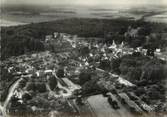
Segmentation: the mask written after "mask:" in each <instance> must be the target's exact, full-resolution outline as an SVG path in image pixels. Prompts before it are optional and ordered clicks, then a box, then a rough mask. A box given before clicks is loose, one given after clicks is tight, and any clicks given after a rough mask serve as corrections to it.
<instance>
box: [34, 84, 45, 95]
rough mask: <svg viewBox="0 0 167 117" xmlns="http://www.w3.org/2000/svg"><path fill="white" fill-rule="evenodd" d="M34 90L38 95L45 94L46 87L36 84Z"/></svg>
mask: <svg viewBox="0 0 167 117" xmlns="http://www.w3.org/2000/svg"><path fill="white" fill-rule="evenodd" d="M36 88H37V90H38V91H39V92H40V93H44V92H46V85H45V84H44V83H36Z"/></svg>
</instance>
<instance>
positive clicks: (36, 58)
mask: <svg viewBox="0 0 167 117" xmlns="http://www.w3.org/2000/svg"><path fill="white" fill-rule="evenodd" d="M130 34H131V35H132V36H133V34H132V33H130ZM101 41H102V39H101V38H88V39H85V38H83V37H78V36H77V35H70V34H66V33H58V32H55V33H53V34H51V35H46V38H45V41H43V42H42V43H44V45H45V47H46V48H47V49H48V51H45V52H39V53H33V54H30V55H21V56H18V57H11V58H9V59H8V60H6V61H3V63H1V66H3V67H4V69H6V70H7V73H9V74H11V75H12V77H13V80H12V83H11V84H10V83H9V84H8V85H9V89H8V95H7V97H6V98H5V99H4V101H3V103H1V106H2V107H3V108H5V109H4V110H5V112H4V111H2V113H3V114H4V113H5V114H14V113H16V112H18V111H22V112H24V111H25V110H28V111H30V112H43V111H46V112H48V113H49V115H50V116H51V117H54V116H56V115H61V114H62V115H63V114H64V113H67V114H69V113H71V114H72V115H73V116H81V117H82V116H83V117H84V116H85V114H86V116H90V117H94V116H95V117H101V116H102V115H103V116H104V115H105V114H106V113H110V117H124V116H125V114H126V116H127V117H136V115H137V116H139V117H154V116H155V117H156V114H155V113H154V111H155V107H156V105H148V104H147V103H146V102H144V101H143V100H141V98H140V97H139V96H137V95H136V94H135V93H134V92H133V91H132V90H133V89H135V88H137V87H136V85H135V84H133V83H131V82H130V81H128V80H126V79H124V78H123V77H122V76H120V75H118V74H116V73H113V72H112V70H110V68H109V67H108V66H107V62H110V61H113V60H115V59H118V58H121V57H122V56H125V55H138V54H141V55H143V56H148V57H149V58H150V59H152V58H154V57H157V58H159V59H161V60H163V61H167V56H164V54H162V53H161V49H156V50H155V51H152V50H147V49H143V48H142V47H137V48H135V49H134V48H130V47H128V46H127V44H126V43H125V42H121V43H120V44H117V43H116V42H115V41H114V40H113V43H112V44H107V43H101ZM103 64H104V67H101V66H103ZM83 71H89V72H91V73H94V75H93V78H94V79H95V80H97V82H98V83H97V84H98V85H99V86H101V87H104V89H105V90H97V92H96V91H95V92H91V91H90V93H87V92H86V91H87V88H89V87H86V86H87V85H85V83H86V82H88V81H89V80H90V79H91V80H94V79H93V78H92V77H91V78H88V79H87V78H85V79H82V80H81V79H80V77H81V76H82V75H81V73H82V72H83ZM83 77H84V76H83ZM86 77H88V76H86ZM105 77H106V78H105ZM9 81H10V80H9ZM16 83H18V85H17V86H14V84H16ZM4 85H5V84H4ZM85 87H86V88H85ZM92 87H93V86H92ZM94 87H95V86H94ZM1 88H2V87H1ZM10 89H12V90H10ZM106 89H107V90H106ZM125 90H128V93H127V92H125ZM85 92H86V93H85ZM9 94H10V95H9ZM63 112H64V113H63ZM76 113H77V114H76ZM107 115H108V114H106V115H105V116H106V117H108V116H107Z"/></svg>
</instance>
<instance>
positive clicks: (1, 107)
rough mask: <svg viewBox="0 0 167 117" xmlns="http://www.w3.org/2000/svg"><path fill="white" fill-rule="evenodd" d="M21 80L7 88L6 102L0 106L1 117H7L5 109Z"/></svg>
mask: <svg viewBox="0 0 167 117" xmlns="http://www.w3.org/2000/svg"><path fill="white" fill-rule="evenodd" d="M21 80H22V79H21V78H20V79H18V80H17V81H15V82H14V83H13V84H12V85H11V86H10V88H9V93H8V96H7V97H6V100H5V102H4V103H3V104H1V105H0V109H1V112H2V115H3V117H8V115H7V113H6V107H7V105H8V103H9V101H10V99H11V97H12V96H13V93H14V91H15V89H16V88H17V87H18V85H19V82H20V81H21Z"/></svg>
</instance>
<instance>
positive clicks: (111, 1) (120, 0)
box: [0, 0, 167, 6]
mask: <svg viewBox="0 0 167 117" xmlns="http://www.w3.org/2000/svg"><path fill="white" fill-rule="evenodd" d="M0 1H1V5H2V4H4V3H5V4H38V5H59V4H62V5H63V4H65V5H68V4H69V5H89V6H90V5H120V4H124V5H147V4H153V5H160V4H163V5H167V0H0Z"/></svg>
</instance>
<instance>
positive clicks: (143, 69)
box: [112, 54, 167, 85]
mask: <svg viewBox="0 0 167 117" xmlns="http://www.w3.org/2000/svg"><path fill="white" fill-rule="evenodd" d="M166 65H167V64H166V62H165V61H162V60H159V59H157V58H153V59H150V58H149V57H147V56H143V55H135V54H133V55H125V56H123V57H122V58H119V59H115V60H113V61H112V68H113V71H114V72H116V73H119V74H120V75H122V76H123V77H124V78H126V79H127V80H129V81H131V82H133V83H135V84H138V85H141V84H143V83H145V84H148V83H150V84H154V83H158V82H161V81H163V80H164V79H166V78H167V76H166V72H167V66H166Z"/></svg>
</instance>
